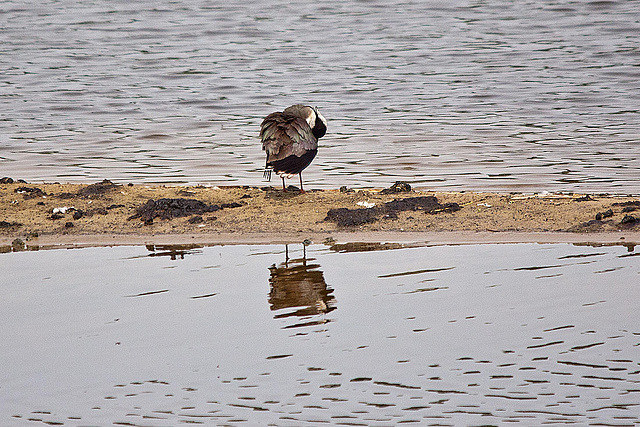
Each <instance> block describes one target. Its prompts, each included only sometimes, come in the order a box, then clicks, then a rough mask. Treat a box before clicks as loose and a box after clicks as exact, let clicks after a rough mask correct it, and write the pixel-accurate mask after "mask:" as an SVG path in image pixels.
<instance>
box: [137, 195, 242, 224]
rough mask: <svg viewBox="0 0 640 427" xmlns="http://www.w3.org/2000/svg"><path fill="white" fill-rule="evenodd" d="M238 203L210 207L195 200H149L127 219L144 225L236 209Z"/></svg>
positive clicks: (238, 205)
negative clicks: (225, 209) (161, 220)
mask: <svg viewBox="0 0 640 427" xmlns="http://www.w3.org/2000/svg"><path fill="white" fill-rule="evenodd" d="M240 206H242V205H241V204H240V203H235V202H234V203H223V204H222V205H210V204H206V203H204V202H202V201H200V200H196V199H182V198H180V199H169V198H164V199H159V200H153V199H149V200H148V201H147V203H145V204H144V205H142V206H140V207H138V208H137V209H136V213H135V214H134V215H132V216H130V217H129V219H130V220H131V219H135V218H140V219H141V220H142V221H143V222H144V223H145V224H152V223H153V220H154V219H155V218H160V219H172V218H179V217H185V216H191V215H202V214H203V213H207V212H216V211H218V210H220V209H224V208H237V207H240Z"/></svg>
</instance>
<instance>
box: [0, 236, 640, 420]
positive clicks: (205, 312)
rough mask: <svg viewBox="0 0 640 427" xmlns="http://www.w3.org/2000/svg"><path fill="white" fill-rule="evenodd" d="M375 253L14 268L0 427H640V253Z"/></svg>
mask: <svg viewBox="0 0 640 427" xmlns="http://www.w3.org/2000/svg"><path fill="white" fill-rule="evenodd" d="M358 249H364V248H361V247H353V246H351V247H350V246H342V247H335V248H328V247H325V246H321V245H312V246H309V247H308V248H306V253H305V252H303V249H302V246H301V245H289V247H288V249H285V247H284V246H224V247H205V248H198V247H195V246H191V247H153V246H151V247H148V248H144V247H117V248H93V249H81V250H49V251H37V252H21V253H8V254H6V253H5V254H0V267H1V268H2V272H3V277H4V278H5V279H6V278H9V280H5V281H4V284H3V285H2V295H3V297H2V299H0V322H1V324H2V325H3V328H2V346H1V347H0V366H2V369H1V370H0V383H1V384H2V386H1V387H0V402H2V405H0V420H2V421H0V424H2V425H11V424H19V423H21V422H24V421H25V420H31V421H33V422H41V423H44V424H48V425H78V424H79V425H107V424H116V425H136V426H137V425H154V426H165V425H166V426H169V425H177V424H182V423H196V424H211V425H214V424H217V425H283V426H294V425H295V426H298V425H325V424H326V425H371V426H389V425H400V424H403V423H408V424H420V425H431V424H434V425H435V424H437V425H480V424H482V425H498V424H499V425H503V424H506V423H516V422H519V423H520V424H523V425H542V424H578V425H637V424H639V423H640V415H639V414H640V407H639V406H640V405H639V403H638V393H640V359H639V358H638V346H639V345H640V320H639V319H638V316H637V313H638V304H637V302H638V301H639V300H640V288H639V287H638V278H639V277H640V264H639V262H638V260H640V258H639V257H638V255H639V252H638V249H637V248H636V247H633V246H629V247H627V248H625V247H621V246H618V247H589V246H572V245H562V244H553V245H535V244H521V245H471V246H437V247H422V248H408V249H398V250H386V251H369V252H356V251H355V250H358ZM369 249H375V248H369ZM35 425H37V424H35Z"/></svg>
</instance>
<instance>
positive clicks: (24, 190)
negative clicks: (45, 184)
mask: <svg viewBox="0 0 640 427" xmlns="http://www.w3.org/2000/svg"><path fill="white" fill-rule="evenodd" d="M13 191H14V192H15V193H19V194H22V195H23V196H24V198H25V199H33V198H35V197H44V196H46V195H47V193H45V192H44V191H42V190H41V189H40V188H38V187H18V188H16V189H15V190H13Z"/></svg>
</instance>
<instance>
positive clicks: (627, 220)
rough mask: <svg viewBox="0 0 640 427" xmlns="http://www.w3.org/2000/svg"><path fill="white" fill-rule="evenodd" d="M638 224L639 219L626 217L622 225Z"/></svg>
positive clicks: (630, 216)
mask: <svg viewBox="0 0 640 427" xmlns="http://www.w3.org/2000/svg"><path fill="white" fill-rule="evenodd" d="M636 222H638V219H637V218H636V217H635V216H633V215H625V216H624V218H622V221H620V224H635V223H636Z"/></svg>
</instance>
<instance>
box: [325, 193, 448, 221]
mask: <svg viewBox="0 0 640 427" xmlns="http://www.w3.org/2000/svg"><path fill="white" fill-rule="evenodd" d="M459 210H460V205H458V204H457V203H445V204H441V203H440V202H438V199H437V198H436V197H435V196H419V197H407V198H404V199H395V200H392V201H390V202H386V203H384V204H383V205H382V206H376V207H370V208H364V209H347V208H338V209H329V211H328V212H327V217H326V218H325V221H332V222H335V223H336V224H337V225H338V226H340V227H353V226H357V225H363V224H368V223H372V222H376V221H377V220H378V219H380V218H381V217H385V218H390V219H396V218H398V212H404V211H424V212H425V213H429V214H436V213H440V212H456V211H459Z"/></svg>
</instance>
